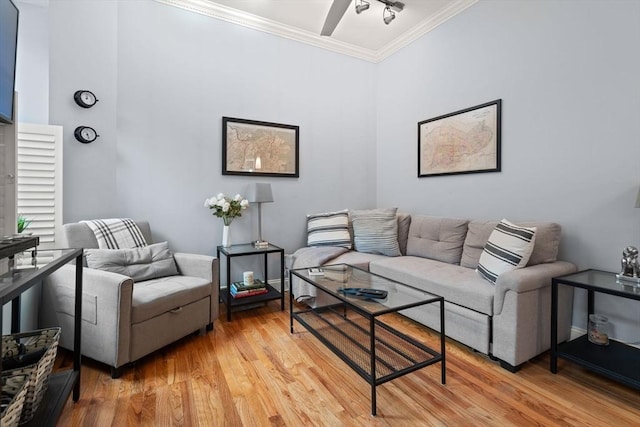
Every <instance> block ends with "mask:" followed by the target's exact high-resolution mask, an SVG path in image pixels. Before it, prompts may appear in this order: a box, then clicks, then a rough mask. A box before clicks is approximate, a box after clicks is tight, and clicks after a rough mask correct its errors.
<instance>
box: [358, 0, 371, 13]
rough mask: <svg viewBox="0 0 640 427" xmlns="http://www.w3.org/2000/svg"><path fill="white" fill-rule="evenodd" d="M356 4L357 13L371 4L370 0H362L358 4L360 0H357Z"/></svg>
mask: <svg viewBox="0 0 640 427" xmlns="http://www.w3.org/2000/svg"><path fill="white" fill-rule="evenodd" d="M355 5H356V13H357V14H360V12H363V11H365V10H367V9H369V6H371V4H370V3H369V2H368V1H365V0H360V4H358V0H356V2H355Z"/></svg>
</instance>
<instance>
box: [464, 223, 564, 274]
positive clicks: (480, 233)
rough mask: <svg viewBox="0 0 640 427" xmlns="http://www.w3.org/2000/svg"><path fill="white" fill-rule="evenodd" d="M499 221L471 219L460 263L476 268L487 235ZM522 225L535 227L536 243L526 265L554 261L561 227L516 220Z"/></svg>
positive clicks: (556, 257)
mask: <svg viewBox="0 0 640 427" xmlns="http://www.w3.org/2000/svg"><path fill="white" fill-rule="evenodd" d="M498 222H499V221H471V222H469V231H468V232H467V238H466V239H465V241H464V247H463V250H462V259H461V260H460V265H461V266H463V267H468V268H474V269H475V268H477V267H478V261H479V260H480V254H482V250H483V249H484V245H485V244H486V243H487V240H488V239H489V235H491V232H492V231H493V229H494V228H495V227H496V225H497V224H498ZM517 224H518V225H521V226H523V227H536V243H535V245H534V247H533V253H532V254H531V258H529V262H528V263H527V265H536V264H543V263H547V262H554V261H556V260H557V259H558V248H559V246H560V234H561V232H562V228H561V227H560V225H559V224H556V223H553V222H536V221H527V222H518V223H517Z"/></svg>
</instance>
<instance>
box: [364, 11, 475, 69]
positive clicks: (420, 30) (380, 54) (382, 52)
mask: <svg viewBox="0 0 640 427" xmlns="http://www.w3.org/2000/svg"><path fill="white" fill-rule="evenodd" d="M479 1H480V0H456V1H454V2H452V3H451V4H450V5H449V6H447V7H446V8H445V9H442V10H441V11H440V12H439V13H438V14H436V15H434V16H432V17H431V18H429V19H426V20H424V21H422V22H421V23H420V24H418V25H416V26H415V27H413V28H411V29H410V30H408V31H406V32H404V33H403V34H402V35H401V36H400V37H398V38H396V39H395V40H393V41H392V42H391V43H389V44H387V45H386V46H384V47H382V48H380V49H379V50H378V51H376V60H375V61H374V62H380V61H383V60H384V59H386V58H388V57H389V56H391V55H393V54H394V53H396V52H397V51H399V50H400V49H402V48H403V47H405V46H407V45H409V44H411V43H413V42H414V41H416V40H417V39H419V38H420V37H422V36H423V35H425V34H427V33H428V32H429V31H431V30H433V29H435V28H436V27H437V26H439V25H440V24H443V23H445V22H446V21H448V20H449V19H451V18H453V17H454V16H456V15H457V14H459V13H460V12H462V11H463V10H465V9H467V8H469V7H471V6H473V5H474V4H476V3H477V2H479Z"/></svg>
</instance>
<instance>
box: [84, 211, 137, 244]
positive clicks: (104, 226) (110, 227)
mask: <svg viewBox="0 0 640 427" xmlns="http://www.w3.org/2000/svg"><path fill="white" fill-rule="evenodd" d="M80 222H82V223H84V224H87V226H89V228H90V229H91V230H92V231H93V234H95V236H96V240H97V241H98V248H99V249H125V248H141V247H143V246H147V242H146V240H145V239H144V236H143V235H142V232H141V231H140V228H138V224H136V223H135V222H133V220H131V219H129V218H109V219H93V220H90V221H80Z"/></svg>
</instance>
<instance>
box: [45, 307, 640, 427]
mask: <svg viewBox="0 0 640 427" xmlns="http://www.w3.org/2000/svg"><path fill="white" fill-rule="evenodd" d="M224 314H225V311H224V308H223V307H221V315H220V320H218V321H217V322H216V323H215V328H214V330H213V331H211V332H209V333H207V334H206V335H200V336H196V335H192V336H189V337H186V338H184V339H182V340H180V341H178V342H176V343H174V344H172V345H170V346H168V347H166V348H164V349H163V350H161V351H157V352H155V353H154V354H152V355H150V356H148V357H145V358H143V359H142V360H140V361H138V362H137V363H136V364H135V365H134V366H132V367H130V368H128V369H126V370H125V373H124V375H123V376H122V377H121V378H119V379H116V380H114V379H111V377H110V375H109V370H108V368H107V367H106V366H105V365H102V364H100V363H97V362H94V361H91V360H88V359H84V360H83V367H82V390H81V396H80V400H79V401H78V402H77V403H73V402H72V401H71V399H70V400H69V402H68V403H67V406H66V408H65V410H64V412H63V413H62V416H61V418H60V422H59V425H61V426H126V425H130V426H138V425H143V426H170V425H184V426H207V427H208V426H302V425H315V426H343V425H344V426H377V425H379V426H529V425H531V426H533V425H535V426H555V425H571V426H638V425H640V392H639V391H636V390H633V389H630V388H627V387H624V386H621V385H619V384H617V383H614V382H612V381H609V380H606V379H603V378H601V377H600V376H597V375H595V374H591V373H590V372H587V371H585V370H584V369H582V368H579V367H576V366H575V365H573V364H570V363H568V362H567V361H564V360H560V361H559V372H558V374H557V375H553V374H551V373H550V372H549V355H548V353H547V354H544V355H542V356H540V357H539V358H537V359H536V360H534V361H532V362H529V363H527V364H525V365H524V367H523V368H522V369H521V370H520V371H519V372H518V373H517V374H512V373H509V372H507V371H506V370H504V369H502V368H500V367H499V365H498V364H497V363H496V362H493V361H491V360H489V359H488V358H487V357H486V356H483V355H481V354H478V353H474V352H473V351H471V350H469V349H468V348H467V347H464V346H462V345H460V344H458V343H455V342H453V341H447V352H448V353H447V383H446V385H442V384H441V383H440V368H439V365H433V366H429V367H426V368H424V369H421V370H419V371H417V372H414V373H411V374H408V375H406V376H404V377H401V378H398V379H395V380H393V381H391V382H388V383H386V384H383V385H381V386H379V387H378V393H377V396H378V404H377V407H378V415H377V416H376V417H373V416H371V413H370V411H371V403H370V387H369V385H368V384H367V383H366V382H365V381H364V380H363V379H362V378H361V377H360V376H358V375H357V374H356V373H355V372H353V371H352V370H351V369H350V368H349V367H347V365H346V364H345V363H344V362H342V361H341V360H340V359H339V358H338V357H336V356H335V355H333V353H331V352H330V351H329V350H327V349H326V348H325V347H324V346H323V345H322V344H321V343H320V342H319V341H318V340H317V339H316V338H315V337H314V336H312V335H311V334H310V333H309V332H306V331H305V330H304V329H303V328H302V326H300V325H299V324H296V325H294V328H295V333H294V334H293V335H292V334H290V333H289V315H288V311H284V312H283V311H280V307H279V302H272V303H270V304H268V305H267V306H265V307H261V308H257V309H253V310H249V311H243V312H238V313H234V316H233V320H232V321H231V322H230V323H229V322H226V316H225V315H224ZM385 320H386V321H387V322H388V323H391V324H392V325H393V326H394V327H395V328H397V329H399V330H401V331H402V332H405V333H407V334H410V335H412V336H414V337H416V338H417V339H418V340H419V341H421V342H424V343H425V344H427V345H431V346H433V347H434V348H438V347H437V346H438V343H439V341H438V338H437V336H436V334H434V333H433V332H431V331H429V330H428V329H426V328H424V327H422V326H420V325H418V324H416V323H414V322H412V321H410V320H408V319H405V318H403V317H401V316H397V315H391V316H387V317H386V318H385ZM70 365H71V354H70V353H69V352H67V351H64V350H63V351H61V352H60V354H59V356H58V360H57V361H56V368H57V369H58V368H61V367H66V366H70Z"/></svg>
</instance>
